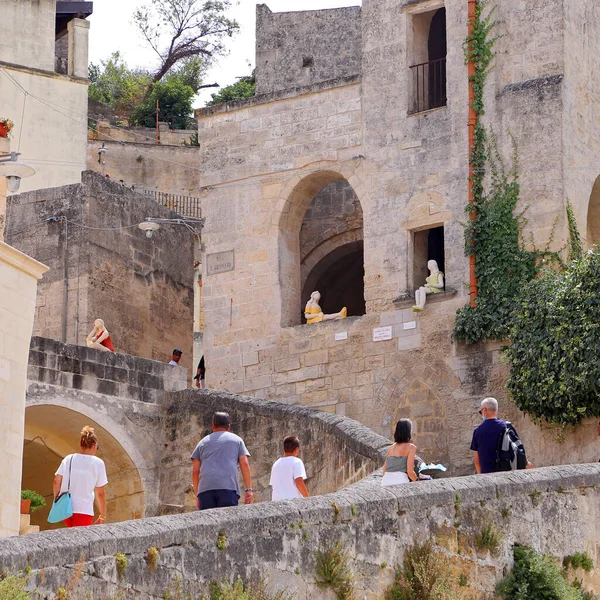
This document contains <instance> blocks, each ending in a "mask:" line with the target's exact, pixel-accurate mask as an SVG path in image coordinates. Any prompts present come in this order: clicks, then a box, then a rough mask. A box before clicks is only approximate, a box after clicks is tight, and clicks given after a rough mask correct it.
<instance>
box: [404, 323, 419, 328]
mask: <svg viewBox="0 0 600 600" xmlns="http://www.w3.org/2000/svg"><path fill="white" fill-rule="evenodd" d="M416 328H417V322H416V321H408V322H407V323H404V329H416Z"/></svg>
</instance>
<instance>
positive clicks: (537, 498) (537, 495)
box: [529, 490, 542, 508]
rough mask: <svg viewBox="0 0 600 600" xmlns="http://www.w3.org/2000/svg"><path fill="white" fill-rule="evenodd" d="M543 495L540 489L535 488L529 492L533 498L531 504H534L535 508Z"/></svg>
mask: <svg viewBox="0 0 600 600" xmlns="http://www.w3.org/2000/svg"><path fill="white" fill-rule="evenodd" d="M541 495H542V492H540V490H535V491H533V492H531V494H529V497H530V498H531V504H533V506H534V508H535V507H536V506H537V505H538V504H539V503H540V496H541Z"/></svg>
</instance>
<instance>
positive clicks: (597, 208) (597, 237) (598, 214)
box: [586, 177, 600, 248]
mask: <svg viewBox="0 0 600 600" xmlns="http://www.w3.org/2000/svg"><path fill="white" fill-rule="evenodd" d="M586 241H587V245H588V248H591V247H592V246H596V245H598V244H600V177H598V179H596V181H595V183H594V186H593V187H592V194H591V196H590V203H589V204H588V214H587V235H586Z"/></svg>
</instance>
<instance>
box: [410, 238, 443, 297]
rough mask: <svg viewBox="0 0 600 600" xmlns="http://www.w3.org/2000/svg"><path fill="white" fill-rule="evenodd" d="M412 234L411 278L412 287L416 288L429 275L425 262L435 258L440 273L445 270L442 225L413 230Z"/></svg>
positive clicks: (423, 282) (423, 283) (422, 283)
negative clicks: (412, 260)
mask: <svg viewBox="0 0 600 600" xmlns="http://www.w3.org/2000/svg"><path fill="white" fill-rule="evenodd" d="M413 235H414V266H413V279H414V288H415V289H418V288H420V287H421V286H422V285H425V279H426V278H427V276H428V275H429V270H428V269H427V262H428V261H430V260H435V262H437V264H438V267H439V269H440V271H441V272H442V273H444V272H445V264H444V261H445V252H444V227H443V226H441V227H433V228H432V229H423V230H422V231H415V233H414V234H413Z"/></svg>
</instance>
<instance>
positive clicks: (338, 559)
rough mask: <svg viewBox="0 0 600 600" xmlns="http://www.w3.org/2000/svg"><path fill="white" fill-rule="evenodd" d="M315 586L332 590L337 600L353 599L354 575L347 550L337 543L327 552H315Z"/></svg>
mask: <svg viewBox="0 0 600 600" xmlns="http://www.w3.org/2000/svg"><path fill="white" fill-rule="evenodd" d="M315 581H316V582H317V585H318V586H319V587H322V588H327V587H328V588H330V589H332V590H333V591H334V592H335V594H336V597H337V599H338V600H350V599H351V598H352V597H353V589H354V573H353V572H352V568H351V566H350V557H349V551H348V549H347V548H346V547H345V546H344V544H342V543H341V542H338V543H337V544H335V545H334V546H332V547H330V548H328V549H327V550H324V551H321V550H318V551H317V577H315Z"/></svg>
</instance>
